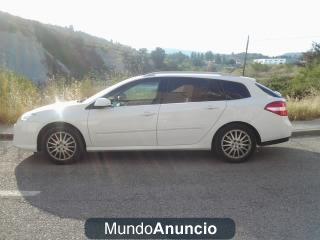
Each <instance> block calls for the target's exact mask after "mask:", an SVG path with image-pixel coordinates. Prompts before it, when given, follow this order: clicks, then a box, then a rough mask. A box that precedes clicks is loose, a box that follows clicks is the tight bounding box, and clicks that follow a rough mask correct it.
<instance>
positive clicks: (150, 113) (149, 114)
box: [142, 112, 156, 117]
mask: <svg viewBox="0 0 320 240" xmlns="http://www.w3.org/2000/svg"><path fill="white" fill-rule="evenodd" d="M155 114H156V113H154V112H144V113H143V114H142V115H143V116H145V117H150V116H153V115H155Z"/></svg>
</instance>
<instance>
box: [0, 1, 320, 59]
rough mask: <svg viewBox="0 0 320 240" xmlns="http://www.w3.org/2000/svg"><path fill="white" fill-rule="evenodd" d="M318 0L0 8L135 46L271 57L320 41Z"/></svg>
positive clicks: (54, 3) (60, 3) (22, 4)
mask: <svg viewBox="0 0 320 240" xmlns="http://www.w3.org/2000/svg"><path fill="white" fill-rule="evenodd" d="M319 9H320V1H319V0H317V1H316V0H298V1H297V0H291V1H289V0H220V1H218V0H90V1H87V0H81V1H80V0H54V1H45V0H20V1H18V0H1V4H0V11H4V12H8V13H11V14H13V15H17V16H20V17H23V18H27V19H33V20H38V21H40V22H43V23H49V24H54V25H59V26H69V25H73V27H74V29H75V30H79V31H83V32H86V33H89V34H92V35H94V36H98V37H102V38H105V39H108V40H111V39H112V40H113V41H115V42H119V43H122V44H126V45H129V46H131V47H134V48H148V49H150V50H151V49H154V48H155V47H162V48H176V49H181V50H193V51H209V50H211V51H213V52H214V53H231V52H234V53H237V52H244V51H245V45H246V39H247V36H248V35H250V43H249V52H259V53H263V54H266V55H269V56H275V55H280V54H283V53H286V52H301V51H307V50H309V49H310V48H311V44H312V42H313V41H318V42H320V30H319V23H320V18H319V15H318V14H319V13H318V12H319V11H318V10H319Z"/></svg>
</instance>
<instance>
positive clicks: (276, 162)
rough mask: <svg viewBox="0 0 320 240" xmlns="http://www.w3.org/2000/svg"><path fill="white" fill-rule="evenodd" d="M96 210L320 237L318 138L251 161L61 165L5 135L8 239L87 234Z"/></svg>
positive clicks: (183, 157)
mask: <svg viewBox="0 0 320 240" xmlns="http://www.w3.org/2000/svg"><path fill="white" fill-rule="evenodd" d="M19 194H20V196H19ZM89 217H230V218H232V219H234V220H235V222H236V235H235V239H246V240H249V239H290V240H291V239H319V238H320V225H319V223H320V137H312V138H311V137H310V138H299V139H298V138H296V139H293V140H291V141H290V143H284V144H279V145H275V146H272V147H264V148H259V149H258V150H257V152H256V153H255V155H254V158H253V159H252V160H251V161H249V162H246V163H243V164H227V163H224V162H220V161H219V160H217V159H216V158H215V157H212V155H211V154H210V153H207V152H187V151H185V152H135V153H134V152H131V153H125V152H121V153H104V154H95V153H94V154H88V155H87V156H86V157H85V159H84V160H82V161H80V162H78V163H77V164H74V165H68V166H57V165H52V164H51V163H50V162H48V161H46V160H44V159H42V157H41V156H39V155H33V154H31V153H29V152H23V151H18V150H17V149H15V148H14V147H12V146H11V143H10V142H0V239H83V238H85V236H84V228H83V226H84V221H85V219H87V218H89Z"/></svg>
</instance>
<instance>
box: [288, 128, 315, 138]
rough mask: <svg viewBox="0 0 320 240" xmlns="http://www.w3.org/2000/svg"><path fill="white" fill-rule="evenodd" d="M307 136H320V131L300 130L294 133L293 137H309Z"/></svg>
mask: <svg viewBox="0 0 320 240" xmlns="http://www.w3.org/2000/svg"><path fill="white" fill-rule="evenodd" d="M307 136H320V129H308V130H298V131H294V132H292V135H291V137H293V138H298V137H307Z"/></svg>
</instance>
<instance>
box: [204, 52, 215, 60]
mask: <svg viewBox="0 0 320 240" xmlns="http://www.w3.org/2000/svg"><path fill="white" fill-rule="evenodd" d="M205 59H206V60H207V61H212V60H214V55H213V53H212V52H211V51H208V52H206V53H205Z"/></svg>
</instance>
